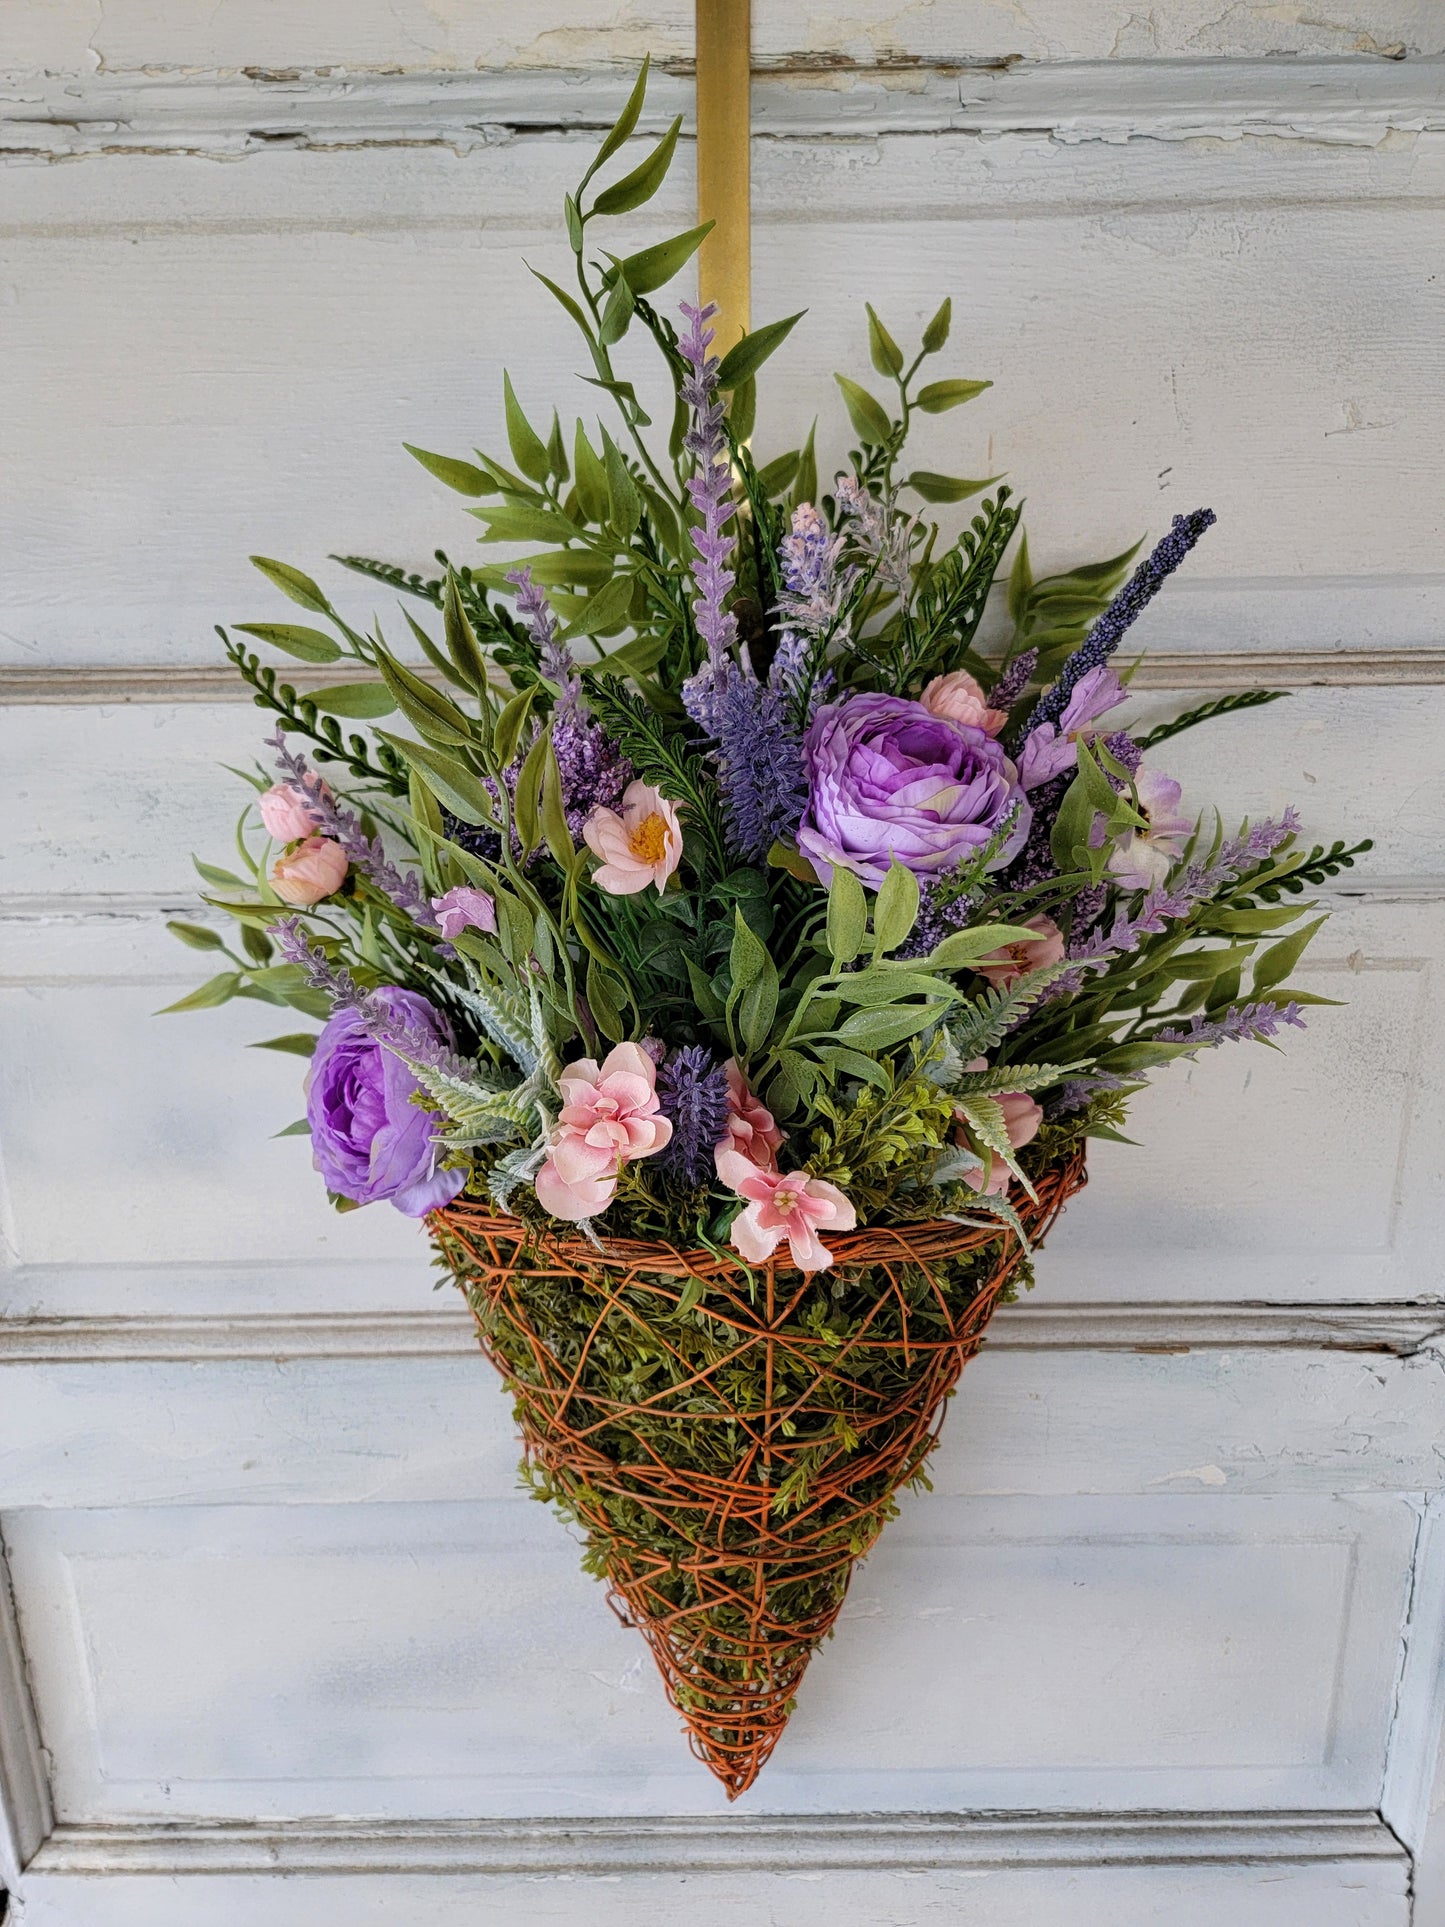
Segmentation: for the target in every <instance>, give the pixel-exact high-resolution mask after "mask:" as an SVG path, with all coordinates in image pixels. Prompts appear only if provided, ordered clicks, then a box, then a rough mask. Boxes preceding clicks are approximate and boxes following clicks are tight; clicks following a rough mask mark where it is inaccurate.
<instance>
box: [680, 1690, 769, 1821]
mask: <svg viewBox="0 0 1445 1927" xmlns="http://www.w3.org/2000/svg"><path fill="white" fill-rule="evenodd" d="M679 1710H681V1709H679ZM683 1718H684V1720H687V1715H686V1713H684V1714H683ZM785 1725H786V1721H782V1722H780V1723H778V1724H777V1725H769V1726H766V1727H758V1728H755V1729H748V1728H740V1729H737V1730H736V1737H735V1738H734V1739H732V1740H730V1741H728V1742H727V1743H725V1744H718V1743H717V1742H715V1741H712V1740H710V1739H709V1738H708V1737H707V1736H706V1735H705V1734H704V1733H700V1732H699V1731H698V1730H697V1728H696V1727H695V1726H694V1725H693V1724H692V1722H691V1721H690V1720H688V1721H687V1726H688V1738H689V1740H690V1741H691V1743H692V1750H693V1752H694V1754H695V1755H696V1756H697V1758H698V1759H699V1760H701V1762H702V1764H703V1765H704V1766H705V1767H706V1768H707V1770H708V1772H709V1773H710V1774H711V1775H712V1776H713V1778H714V1779H715V1780H716V1781H717V1782H718V1784H719V1786H721V1788H722V1790H723V1792H724V1793H725V1794H726V1795H727V1797H728V1800H729V1802H732V1801H733V1800H736V1799H739V1798H740V1797H741V1796H742V1795H743V1794H744V1793H746V1792H747V1790H748V1788H749V1787H750V1786H751V1785H752V1784H753V1782H754V1780H756V1779H757V1777H758V1775H759V1774H760V1773H761V1772H762V1770H763V1768H764V1767H765V1766H766V1765H767V1763H768V1761H769V1759H770V1758H771V1757H772V1752H773V1748H774V1747H775V1746H776V1745H777V1743H778V1741H779V1740H780V1739H781V1738H782V1737H783V1727H784V1726H785Z"/></svg>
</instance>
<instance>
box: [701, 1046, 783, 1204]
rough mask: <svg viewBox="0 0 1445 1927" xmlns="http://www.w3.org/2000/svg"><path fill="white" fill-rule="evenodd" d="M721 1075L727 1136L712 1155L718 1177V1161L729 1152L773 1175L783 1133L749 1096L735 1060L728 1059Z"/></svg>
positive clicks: (755, 1099)
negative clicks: (724, 1087)
mask: <svg viewBox="0 0 1445 1927" xmlns="http://www.w3.org/2000/svg"><path fill="white" fill-rule="evenodd" d="M723 1072H724V1075H725V1076H726V1078H727V1083H728V1121H727V1135H726V1136H725V1137H723V1138H721V1139H720V1140H719V1141H718V1146H717V1150H716V1152H715V1153H714V1157H715V1159H716V1160H718V1174H719V1176H721V1175H722V1164H721V1162H720V1160H721V1159H722V1158H723V1156H724V1155H725V1154H726V1153H729V1152H732V1153H735V1154H736V1155H738V1156H740V1157H742V1158H745V1159H746V1160H747V1162H748V1163H749V1164H752V1165H755V1166H756V1167H757V1169H758V1170H760V1171H776V1170H777V1168H778V1149H779V1147H780V1146H781V1144H782V1142H783V1137H784V1133H783V1132H782V1131H780V1130H779V1129H778V1126H777V1123H776V1121H775V1120H774V1117H773V1114H772V1112H771V1111H770V1110H769V1109H768V1108H767V1106H766V1105H765V1104H763V1103H761V1102H760V1101H759V1100H758V1099H757V1098H756V1097H755V1096H754V1095H753V1093H752V1091H751V1089H750V1088H749V1086H748V1081H747V1079H746V1078H745V1077H744V1076H743V1074H742V1072H741V1071H740V1070H739V1069H738V1065H737V1059H736V1058H734V1057H730V1058H729V1059H728V1061H727V1063H726V1064H725V1065H724V1066H723ZM724 1182H727V1180H724Z"/></svg>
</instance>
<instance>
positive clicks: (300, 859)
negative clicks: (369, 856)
mask: <svg viewBox="0 0 1445 1927" xmlns="http://www.w3.org/2000/svg"><path fill="white" fill-rule="evenodd" d="M346 867H347V866H346V852H345V850H343V849H342V847H341V845H340V844H339V843H333V842H332V841H331V839H330V837H326V836H308V837H307V838H306V841H305V842H304V843H298V844H297V845H296V848H295V849H294V850H290V851H288V852H287V854H286V855H285V856H280V857H278V858H277V859H276V862H275V863H274V864H273V866H272V869H271V884H272V887H273V889H274V890H275V892H276V894H277V896H278V897H280V898H281V899H282V901H283V902H285V903H294V904H295V905H296V906H297V907H298V909H303V910H304V909H308V908H309V907H310V906H311V905H312V904H313V903H320V901H321V899H322V898H323V897H329V896H333V895H334V894H335V892H336V891H338V890H339V889H340V888H341V886H342V884H343V883H344V882H345V881H346Z"/></svg>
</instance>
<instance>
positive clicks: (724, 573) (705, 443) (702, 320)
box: [678, 301, 738, 728]
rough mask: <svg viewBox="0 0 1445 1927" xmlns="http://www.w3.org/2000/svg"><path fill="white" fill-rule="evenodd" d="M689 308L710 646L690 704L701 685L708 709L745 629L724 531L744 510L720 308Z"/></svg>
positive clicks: (701, 583)
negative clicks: (730, 602)
mask: <svg viewBox="0 0 1445 1927" xmlns="http://www.w3.org/2000/svg"><path fill="white" fill-rule="evenodd" d="M682 312H683V314H684V315H685V316H686V317H687V320H688V322H689V324H690V325H689V327H688V331H687V333H686V334H685V335H683V336H682V337H681V339H680V340H679V342H678V347H679V348H680V350H681V352H682V355H683V358H684V360H685V361H686V362H687V364H688V373H687V374H686V375H685V376H684V377H683V381H682V387H681V393H682V399H683V400H684V401H685V402H686V403H687V405H688V407H689V408H690V409H691V410H692V424H691V426H690V427H689V429H688V431H687V434H686V435H685V436H684V438H683V446H684V447H685V448H686V449H687V451H688V453H689V454H690V455H691V456H692V457H693V459H694V461H695V462H696V463H697V472H696V474H694V475H690V476H689V477H688V481H687V492H688V494H689V495H690V496H691V498H692V503H693V507H694V508H695V509H696V510H697V512H698V514H699V515H700V516H701V517H702V526H701V528H694V529H693V530H692V531H691V535H692V546H693V551H694V555H693V565H692V576H693V581H694V583H695V584H696V586H697V597H696V599H695V600H694V602H693V605H692V609H693V615H694V617H695V618H696V620H697V629H698V634H699V635H700V636H701V637H702V639H703V642H704V643H705V644H706V646H707V660H706V662H705V663H704V664H703V667H702V669H701V670H700V671H699V672H698V674H697V676H695V677H693V678H691V679H690V683H689V684H688V685H685V686H684V696H683V700H684V702H685V703H687V701H688V698H687V689H688V688H690V687H694V686H695V687H696V694H695V696H694V701H695V702H697V704H698V706H699V707H700V708H702V709H704V710H705V709H706V706H707V701H708V695H709V692H710V690H711V687H712V684H713V683H714V681H715V680H716V678H717V676H718V674H719V672H720V671H721V670H722V668H723V665H724V664H725V663H726V662H727V661H728V660H729V658H730V656H731V653H732V649H733V645H734V644H735V643H736V641H737V635H738V625H737V618H736V617H735V616H734V615H733V614H732V613H731V612H730V611H729V610H728V609H727V607H726V606H725V605H726V602H727V598H728V595H729V592H730V591H731V589H732V587H733V584H734V582H735V581H736V580H737V577H736V576H735V575H734V573H733V571H732V570H731V569H730V568H729V567H728V566H727V565H728V559H729V557H730V556H731V555H732V553H733V551H734V549H736V547H737V538H736V537H735V536H732V535H728V534H725V533H724V531H725V530H726V528H727V525H728V523H729V522H730V521H731V520H732V519H733V515H734V514H735V512H736V511H735V508H734V504H733V501H732V457H731V453H730V451H729V448H728V439H727V430H726V428H725V426H724V420H725V410H724V407H723V399H722V396H721V394H720V393H719V392H718V385H717V375H718V368H719V366H720V365H721V364H720V363H719V361H718V358H717V356H716V355H713V354H710V353H709V352H708V351H709V349H710V348H711V347H712V343H713V335H714V330H713V329H711V328H710V327H708V325H707V324H708V322H709V321H711V320H712V318H713V316H714V315H715V314H716V313H717V305H716V303H714V302H709V303H708V304H707V306H706V307H704V308H695V307H694V306H693V305H692V303H691V302H688V301H684V302H683V304H682ZM688 713H689V714H690V715H694V710H693V708H692V705H691V704H689V705H688ZM694 720H697V721H702V723H703V727H704V728H707V727H708V725H707V722H706V721H705V720H703V718H702V717H700V716H696V715H694Z"/></svg>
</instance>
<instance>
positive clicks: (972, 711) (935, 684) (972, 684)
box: [923, 669, 1008, 736]
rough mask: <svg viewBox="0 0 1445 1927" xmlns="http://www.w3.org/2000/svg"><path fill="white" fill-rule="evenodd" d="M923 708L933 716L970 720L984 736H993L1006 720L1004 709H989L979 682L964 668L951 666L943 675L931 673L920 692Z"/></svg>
mask: <svg viewBox="0 0 1445 1927" xmlns="http://www.w3.org/2000/svg"><path fill="white" fill-rule="evenodd" d="M923 707H924V708H925V709H927V710H929V711H931V712H932V714H933V715H935V716H950V717H952V719H953V721H954V722H956V723H972V724H973V726H974V728H975V729H981V730H982V731H983V733H984V735H985V736H997V735H998V733H999V731H1000V730H1001V729H1002V728H1003V726H1004V724H1005V723H1006V722H1007V721H1008V711H1007V710H1006V709H990V708H989V706H988V698H987V696H985V695H984V693H983V687H982V685H981V684H980V683H979V681H978V679H977V677H976V676H970V675H969V673H968V671H967V670H966V669H951V670H950V671H949V673H948V674H947V675H946V676H935V677H934V678H933V681H932V682H931V683H929V684H928V685H927V687H926V688H925V689H924V691H923Z"/></svg>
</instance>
